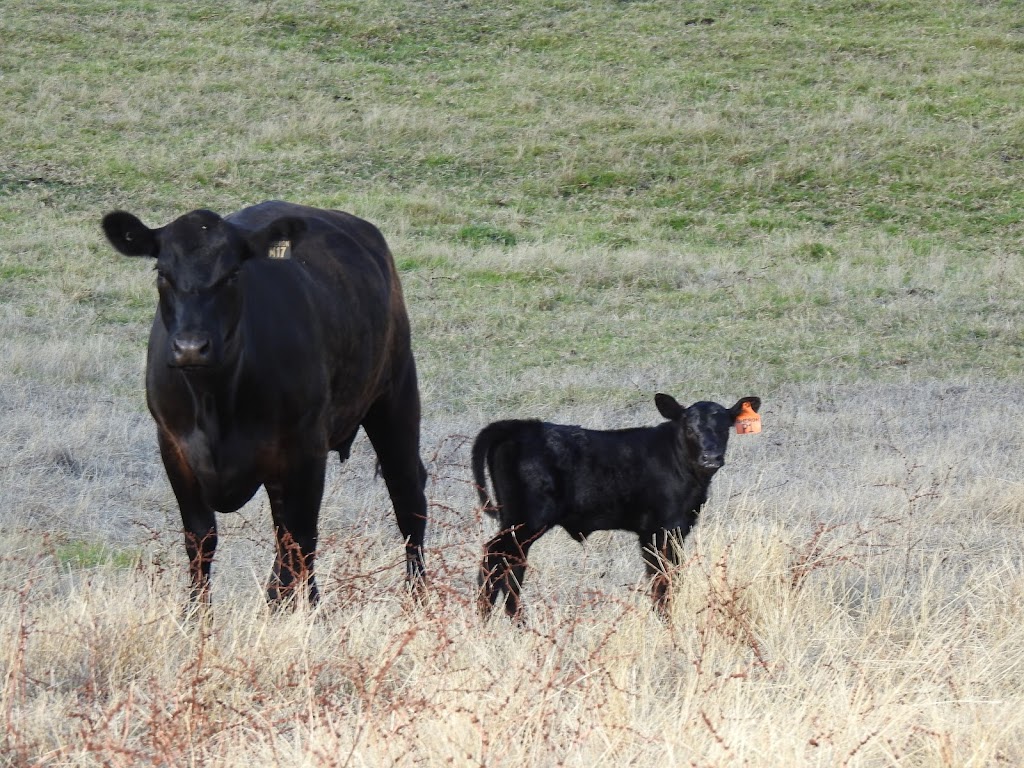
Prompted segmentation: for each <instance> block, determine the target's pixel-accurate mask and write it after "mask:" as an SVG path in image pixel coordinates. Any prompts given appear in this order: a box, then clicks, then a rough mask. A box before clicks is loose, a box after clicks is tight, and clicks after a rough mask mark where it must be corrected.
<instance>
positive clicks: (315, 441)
mask: <svg viewBox="0 0 1024 768" xmlns="http://www.w3.org/2000/svg"><path fill="white" fill-rule="evenodd" d="M103 230H104V232H105V233H106V236H107V238H108V239H109V240H110V242H111V244H112V245H113V246H114V247H115V248H116V249H117V250H118V251H120V252H121V253H123V254H125V255H127V256H149V257H151V258H154V259H156V266H155V269H156V273H157V278H156V284H157V289H158V291H159V294H160V298H159V305H158V309H157V313H156V317H155V318H154V320H153V327H152V330H151V332H150V335H149V353H148V356H147V361H148V362H147V370H146V399H147V402H148V404H149V410H150V412H151V413H152V414H153V418H154V419H155V420H156V424H157V436H158V439H159V444H160V454H161V457H162V458H163V463H164V468H165V469H166V471H167V477H168V479H169V480H170V483H171V487H172V488H173V490H174V495H175V496H176V497H177V500H178V506H179V508H180V510H181V519H182V522H183V523H184V528H185V549H186V552H187V553H188V559H189V573H190V575H191V579H192V600H193V601H196V600H197V599H200V598H201V599H202V600H203V601H204V602H205V601H208V600H209V592H208V583H209V577H210V564H211V561H212V559H213V555H214V550H215V549H216V546H217V527H216V519H215V515H214V513H215V512H233V511H235V510H237V509H238V508H239V507H241V506H242V505H243V504H245V503H246V502H247V501H248V500H249V499H250V498H252V496H253V494H254V493H255V492H256V490H257V489H258V488H259V487H260V485H263V486H264V487H265V488H266V490H267V496H268V497H269V498H270V508H271V513H272V515H273V519H274V532H275V535H276V540H277V556H276V558H275V563H274V568H273V572H272V574H271V577H270V583H269V585H268V588H267V599H268V600H269V601H270V602H271V603H272V604H273V603H278V602H280V601H282V600H283V599H285V598H287V597H289V596H291V595H293V594H294V593H295V592H296V587H297V586H298V585H300V584H301V583H302V582H303V581H306V582H307V583H308V588H309V598H310V601H311V602H315V601H316V599H317V597H318V592H317V587H316V583H315V581H314V579H313V558H314V555H315V551H316V543H317V519H318V517H319V514H320V501H321V497H322V496H323V488H324V473H325V468H326V462H327V454H328V452H329V451H337V452H338V454H339V456H340V457H341V460H342V461H345V459H347V458H348V455H349V449H350V447H351V445H352V441H353V440H354V439H355V436H356V432H357V430H358V429H359V427H360V426H362V427H363V429H364V430H365V431H366V434H367V436H368V437H369V438H370V442H371V443H372V445H373V448H374V450H375V451H376V453H377V457H378V460H379V462H380V463H379V467H380V473H381V475H383V477H384V480H385V482H386V483H387V487H388V492H389V493H390V495H391V500H392V503H393V504H394V508H395V517H396V518H397V520H398V527H399V529H400V530H401V532H402V536H403V537H405V557H406V575H407V579H408V580H409V582H410V583H411V584H412V585H413V586H414V587H415V588H418V587H419V586H420V585H421V584H422V582H423V580H424V566H423V552H422V548H423V537H424V531H425V529H426V516H427V507H426V498H425V496H424V493H423V489H424V485H425V482H426V472H425V471H424V468H423V464H422V462H421V461H420V456H419V437H420V435H419V427H420V401H419V390H418V388H417V385H416V367H415V363H414V362H413V355H412V351H411V348H410V340H409V320H408V317H407V315H406V311H405V304H404V301H403V299H402V288H401V285H400V283H399V279H398V274H397V272H396V270H395V264H394V261H393V259H392V257H391V253H390V251H389V250H388V246H387V244H386V243H385V242H384V238H383V236H382V235H381V233H380V232H379V231H378V230H377V228H376V227H374V226H373V225H372V224H370V223H368V222H366V221H363V220H362V219H359V218H356V217H355V216H352V215H350V214H347V213H343V212H341V211H327V210H320V209H317V208H310V207H307V206H303V205H294V204H291V203H284V202H279V201H271V202H265V203H260V204H259V205H254V206H252V207H250V208H244V209H243V210H240V211H238V212H236V213H233V214H231V215H229V216H228V217H227V218H221V217H220V216H218V215H217V214H215V213H212V212H211V211H206V210H198V211H193V212H191V213H187V214H185V215H184V216H182V217H181V218H179V219H176V220H175V221H172V222H171V223H170V224H168V225H166V226H164V227H160V228H158V229H149V228H148V227H146V226H145V225H144V224H143V223H142V222H141V221H139V219H137V218H136V217H135V216H133V215H132V214H130V213H125V212H123V211H116V212H114V213H110V214H108V215H107V216H105V217H104V219H103ZM271 251H273V252H274V253H275V254H279V253H282V252H284V253H285V255H286V256H288V257H286V258H272V254H271Z"/></svg>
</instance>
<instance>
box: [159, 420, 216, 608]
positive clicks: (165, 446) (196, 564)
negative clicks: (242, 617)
mask: <svg viewBox="0 0 1024 768" xmlns="http://www.w3.org/2000/svg"><path fill="white" fill-rule="evenodd" d="M157 440H158V443H159V445H160V456H161V458H162V459H163V463H164V470H165V471H166V472H167V479H168V481H170V483H171V490H173V491H174V497H175V499H177V501H178V509H179V510H180V511H181V522H182V527H183V529H184V533H185V553H186V554H187V555H188V573H189V580H190V582H191V589H190V592H189V605H190V608H191V609H195V608H196V607H197V606H199V605H204V606H208V605H209V603H210V566H211V565H212V563H213V554H214V552H215V551H216V549H217V519H216V515H215V513H214V511H213V509H211V508H210V505H209V504H207V503H206V501H205V500H204V499H203V493H202V490H201V489H200V487H199V483H198V481H197V480H196V477H195V474H194V473H193V472H192V469H191V467H190V466H189V465H188V462H187V461H186V460H185V457H184V456H183V455H182V453H181V451H179V450H178V447H177V445H176V444H175V443H174V440H173V439H172V438H171V437H170V436H168V435H166V434H164V433H163V432H162V431H160V432H158V435H157Z"/></svg>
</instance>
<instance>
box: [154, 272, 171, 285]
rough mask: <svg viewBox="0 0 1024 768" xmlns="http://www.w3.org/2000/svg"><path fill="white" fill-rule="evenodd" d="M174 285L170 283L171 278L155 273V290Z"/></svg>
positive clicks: (164, 274) (161, 273) (162, 273)
mask: <svg viewBox="0 0 1024 768" xmlns="http://www.w3.org/2000/svg"><path fill="white" fill-rule="evenodd" d="M173 285H174V284H173V283H172V282H171V278H169V277H168V276H167V274H166V273H164V272H157V273H156V287H157V288H170V287H172V286H173Z"/></svg>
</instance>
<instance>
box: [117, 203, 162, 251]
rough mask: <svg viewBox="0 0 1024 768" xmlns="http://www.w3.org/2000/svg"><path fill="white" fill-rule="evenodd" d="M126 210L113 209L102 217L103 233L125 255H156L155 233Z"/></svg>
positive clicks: (158, 246) (157, 247)
mask: <svg viewBox="0 0 1024 768" xmlns="http://www.w3.org/2000/svg"><path fill="white" fill-rule="evenodd" d="M158 231H159V230H155V229H150V228H149V227H147V226H146V225H145V224H143V223H142V222H141V221H139V219H138V218H137V217H136V216H134V215H132V214H130V213H128V212H127V211H114V212H113V213H108V214H107V215H106V216H104V217H103V233H104V234H105V235H106V236H107V240H109V241H110V244H111V245H112V246H114V248H116V249H117V250H118V251H119V252H121V253H123V254H124V255H125V256H154V257H155V256H156V255H157V251H159V250H160V244H159V243H158V242H157V237H156V234H157V232H158Z"/></svg>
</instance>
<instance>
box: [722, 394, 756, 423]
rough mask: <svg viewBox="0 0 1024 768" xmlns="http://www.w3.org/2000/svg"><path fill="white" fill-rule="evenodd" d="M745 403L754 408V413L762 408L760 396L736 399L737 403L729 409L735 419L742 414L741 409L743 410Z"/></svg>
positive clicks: (751, 408)
mask: <svg viewBox="0 0 1024 768" xmlns="http://www.w3.org/2000/svg"><path fill="white" fill-rule="evenodd" d="M744 403H747V404H748V405H749V406H750V410H752V411H753V412H754V413H757V412H758V411H759V410H761V398H760V397H741V398H740V399H739V400H737V401H736V405H734V406H733V407H732V408H730V409H729V413H731V414H732V417H733V418H734V419H735V418H736V417H737V416H739V415H740V411H742V410H743V404H744Z"/></svg>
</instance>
